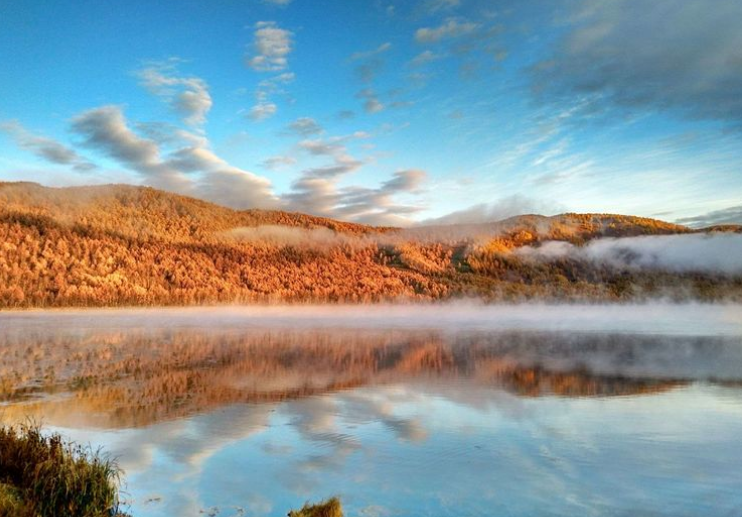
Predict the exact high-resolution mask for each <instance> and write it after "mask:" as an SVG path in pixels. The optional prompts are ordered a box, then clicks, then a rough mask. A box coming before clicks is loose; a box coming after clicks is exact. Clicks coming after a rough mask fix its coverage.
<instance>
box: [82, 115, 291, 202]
mask: <svg viewBox="0 0 742 517" xmlns="http://www.w3.org/2000/svg"><path fill="white" fill-rule="evenodd" d="M72 129H73V131H75V132H76V133H78V134H79V135H81V136H82V137H84V138H85V142H84V145H86V146H87V147H89V148H91V149H96V150H98V151H100V152H102V153H104V154H105V155H106V156H108V157H110V158H112V159H114V160H116V161H117V162H119V163H120V164H121V165H123V166H125V167H127V168H129V169H131V170H133V171H136V172H137V173H139V174H140V175H141V176H142V178H143V179H144V181H145V183H146V184H148V185H152V186H155V187H159V188H164V189H167V190H171V191H174V192H179V193H183V194H189V195H196V196H199V197H203V198H205V199H209V200H212V201H215V202H217V203H220V204H223V205H226V206H231V207H233V208H270V207H275V206H276V204H277V202H278V200H277V198H276V196H275V195H274V194H273V192H272V189H271V184H270V181H268V180H267V179H266V178H262V177H260V176H257V175H255V174H253V173H251V172H248V171H245V170H242V169H240V168H238V167H234V166H232V165H230V164H229V163H227V162H226V161H225V160H223V159H222V158H220V157H219V156H217V155H216V154H215V153H214V152H213V151H212V150H211V149H210V148H209V142H208V140H207V139H206V138H205V137H203V136H197V135H190V138H185V139H184V140H185V142H186V145H185V146H183V147H180V148H178V149H176V150H175V151H173V152H171V153H169V154H168V155H167V156H166V157H163V156H162V153H161V149H160V147H159V146H158V145H157V143H156V142H155V141H153V140H149V139H146V138H142V137H141V136H139V135H137V134H136V133H135V132H134V131H133V130H132V129H131V128H130V127H129V125H128V123H127V121H126V118H125V117H124V114H123V112H122V111H121V108H120V107H118V106H103V107H101V108H95V109H92V110H89V111H86V112H83V113H82V114H80V115H78V116H77V117H76V118H75V119H74V120H73V124H72ZM186 136H187V135H186Z"/></svg>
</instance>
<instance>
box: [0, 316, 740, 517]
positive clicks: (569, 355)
mask: <svg viewBox="0 0 742 517" xmlns="http://www.w3.org/2000/svg"><path fill="white" fill-rule="evenodd" d="M696 309H697V310H696ZM696 309H693V310H689V309H688V307H685V308H677V309H676V308H672V307H667V306H665V307H661V308H659V309H658V308H651V307H645V308H644V309H643V310H642V309H639V310H636V309H632V310H628V309H620V310H619V312H618V313H616V312H615V310H613V309H607V308H579V307H577V308H571V309H570V308H546V307H538V308H532V309H530V310H528V309H522V310H520V311H519V310H518V309H513V308H500V309H488V308H481V307H480V308H472V309H471V310H462V309H457V310H454V311H451V310H448V311H446V309H442V308H432V309H430V308H428V309H418V311H419V312H418V316H417V317H416V316H415V313H414V312H410V309H400V310H399V311H394V310H391V311H387V317H385V316H384V313H383V311H382V310H376V311H375V312H374V311H366V312H365V313H360V312H358V311H356V312H353V310H350V312H349V313H348V312H347V310H345V309H341V310H340V311H339V312H341V313H342V312H343V311H345V313H344V314H341V316H340V317H337V314H335V316H333V315H332V314H331V313H327V312H321V313H313V312H312V309H301V310H299V311H295V312H294V313H293V315H291V314H288V315H287V314H286V313H285V312H282V311H281V310H277V309H274V310H269V309H266V310H263V311H262V312H261V311H257V312H253V313H245V312H242V311H240V310H237V309H232V310H223V311H217V312H209V311H206V312H203V311H202V312H200V313H199V312H196V311H185V312H183V311H165V312H155V311H149V312H145V311H128V312H117V311H101V312H77V313H74V312H64V313H59V312H54V313H16V314H12V313H11V314H7V313H6V314H4V315H0V325H2V329H3V332H2V333H0V351H1V353H2V361H1V362H0V397H1V399H2V401H3V402H2V404H3V407H2V408H1V409H0V415H1V416H2V419H3V420H4V421H6V422H10V421H18V420H22V419H25V418H27V417H29V416H30V417H32V418H34V419H36V420H40V421H43V422H44V423H45V425H46V426H47V427H50V428H53V429H57V430H60V431H61V432H63V433H64V434H66V435H68V436H71V437H73V438H74V439H76V440H78V441H82V442H91V443H93V444H95V445H103V446H104V447H105V448H106V449H107V450H109V451H111V452H112V453H113V454H115V455H117V456H119V458H120V463H121V464H122V466H123V467H124V468H125V469H126V478H127V481H128V487H127V492H128V496H127V497H128V499H129V501H130V503H131V505H132V508H131V512H132V513H133V514H134V515H136V516H137V517H139V516H147V515H163V516H164V515H183V516H187V515H194V516H195V515H202V514H200V513H199V512H200V511H202V510H204V511H207V512H208V511H212V513H213V512H215V511H216V510H218V511H219V513H218V515H226V516H229V515H239V514H240V511H245V512H246V514H247V515H283V514H284V513H285V511H286V510H287V509H288V508H289V507H296V506H300V505H301V503H303V502H304V501H305V500H307V499H317V498H322V497H326V496H329V495H334V494H337V495H340V496H341V497H342V499H343V501H344V505H345V507H346V513H347V514H348V515H363V516H373V515H376V516H385V515H390V516H391V515H415V516H417V515H431V516H438V515H482V516H484V515H488V516H489V515H501V516H508V515H513V516H526V515H529V516H530V515H555V516H556V515H563V516H573V515H612V516H613V515H619V516H623V515H626V516H629V515H631V516H635V515H652V516H654V515H657V516H660V515H661V516H665V515H666V516H674V517H677V516H696V515H735V516H736V515H742V490H740V488H742V469H740V468H739V465H742V448H740V446H739V444H740V439H739V437H740V436H742V337H741V336H742V331H740V326H741V325H742V323H740V322H741V321H742V318H740V317H739V316H740V314H741V313H740V311H739V308H738V307H734V306H731V307H730V306H727V307H723V308H718V307H717V308H714V307H709V306H704V307H701V308H696ZM498 310H499V312H498ZM402 311H405V312H402ZM436 311H438V312H437V313H436ZM457 311H458V315H459V317H458V318H456V316H457ZM611 311H614V312H611ZM621 311H623V312H621ZM684 311H685V312H684ZM336 312H337V311H336ZM673 320H675V321H676V322H677V325H675V326H673V325H672V322H673ZM617 322H623V323H622V324H621V325H619V324H617ZM601 329H606V330H604V331H601Z"/></svg>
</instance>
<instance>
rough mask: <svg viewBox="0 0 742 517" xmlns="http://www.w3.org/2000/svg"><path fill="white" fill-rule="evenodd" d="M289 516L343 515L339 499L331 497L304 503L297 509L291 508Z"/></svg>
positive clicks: (332, 516) (321, 516)
mask: <svg viewBox="0 0 742 517" xmlns="http://www.w3.org/2000/svg"><path fill="white" fill-rule="evenodd" d="M289 517H343V507H342V505H341V504H340V499H338V498H337V497H331V498H330V499H327V500H326V501H322V502H321V503H317V504H309V503H305V504H304V506H302V507H301V509H299V510H291V511H290V512H289Z"/></svg>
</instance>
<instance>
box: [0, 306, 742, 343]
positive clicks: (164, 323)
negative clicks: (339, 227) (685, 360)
mask: <svg viewBox="0 0 742 517" xmlns="http://www.w3.org/2000/svg"><path fill="white" fill-rule="evenodd" d="M0 328H2V329H3V334H5V336H12V335H13V334H14V333H19V334H23V333H25V332H28V331H33V332H39V333H43V332H50V333H56V334H59V333H62V332H73V333H76V332H79V331H80V330H81V329H90V330H95V329H105V328H119V329H131V328H137V329H152V330H157V329H169V330H173V329H206V330H209V329H226V328H229V329H235V330H241V329H242V330H246V329H266V328H268V329H376V330H379V329H381V330H395V329H433V330H442V331H447V332H460V331H478V330H482V331H493V330H495V331H508V330H524V331H565V332H600V333H624V334H650V335H685V336H720V335H721V336H742V305H739V304H699V303H684V304H673V303H646V304H631V305H629V304H625V305H616V304H611V305H601V304H595V305H587V304H579V305H577V304H574V305H572V304H563V305H551V304H537V303H529V304H514V305H485V304H482V303H479V302H476V301H459V302H448V303H439V304H378V305H270V306H222V307H188V308H159V309H153V308H142V309H81V310H79V309H60V310H46V311H45V310H33V311H18V312H14V311H10V312H0Z"/></svg>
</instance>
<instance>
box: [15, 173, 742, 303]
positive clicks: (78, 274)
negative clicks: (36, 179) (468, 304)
mask: <svg viewBox="0 0 742 517" xmlns="http://www.w3.org/2000/svg"><path fill="white" fill-rule="evenodd" d="M266 229H269V231H268V232H266ZM278 230H280V231H278ZM690 231H691V230H689V229H688V228H685V227H683V226H677V225H673V224H669V223H664V222H662V221H657V220H653V219H644V218H638V217H630V216H618V215H602V214H565V215H561V216H555V217H543V216H520V217H517V218H513V219H509V220H505V221H502V222H499V223H492V224H487V225H468V226H465V227H464V226H461V227H440V228H419V229H413V230H404V231H403V230H398V229H393V228H373V227H368V226H363V225H358V224H351V223H344V222H339V221H334V220H330V219H325V218H320V217H312V216H308V215H303V214H295V213H287V212H281V211H263V210H248V211H234V210H230V209H227V208H223V207H220V206H217V205H214V204H210V203H206V202H204V201H200V200H197V199H192V198H187V197H183V196H178V195H175V194H170V193H165V192H162V191H157V190H154V189H151V188H145V187H132V186H126V185H114V186H102V187H78V188H65V189H51V188H45V187H42V186H39V185H36V184H33V183H0V308H1V307H5V308H22V307H61V306H122V305H190V304H203V303H249V302H277V301H281V302H373V301H383V300H400V299H404V300H440V299H448V298H454V297H466V296H476V297H481V298H484V299H487V300H519V299H528V298H535V297H538V298H545V299H604V300H621V299H631V298H638V297H644V296H670V297H683V296H695V297H698V298H701V299H718V298H739V297H740V292H742V281H741V280H740V279H732V280H730V279H728V278H717V277H715V276H713V275H708V274H706V275H704V274H685V275H681V274H677V273H652V274H647V273H641V272H626V271H616V270H613V269H610V268H608V267H605V266H601V265H595V264H585V263H582V262H576V261H574V260H566V259H565V260H561V261H556V262H553V263H549V264H533V263H524V262H523V261H521V260H520V259H518V258H517V257H516V256H515V255H513V253H512V250H513V249H515V248H518V247H520V246H523V245H534V244H538V243H540V242H543V241H547V240H564V241H568V242H571V243H573V244H576V245H581V244H584V243H585V242H587V241H589V240H590V239H594V238H596V237H604V236H634V235H657V234H672V233H686V232H690Z"/></svg>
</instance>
